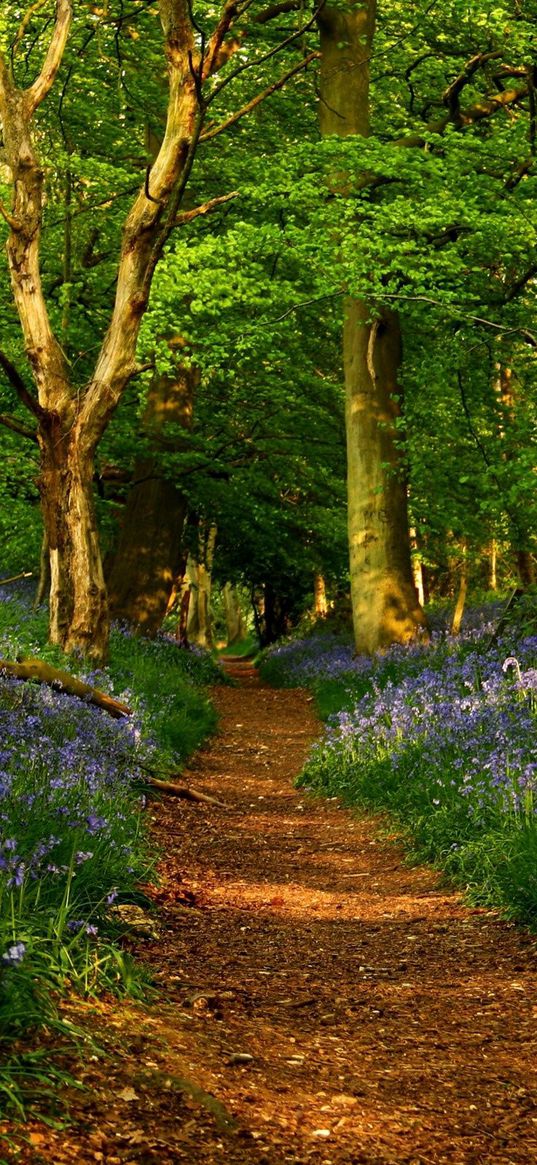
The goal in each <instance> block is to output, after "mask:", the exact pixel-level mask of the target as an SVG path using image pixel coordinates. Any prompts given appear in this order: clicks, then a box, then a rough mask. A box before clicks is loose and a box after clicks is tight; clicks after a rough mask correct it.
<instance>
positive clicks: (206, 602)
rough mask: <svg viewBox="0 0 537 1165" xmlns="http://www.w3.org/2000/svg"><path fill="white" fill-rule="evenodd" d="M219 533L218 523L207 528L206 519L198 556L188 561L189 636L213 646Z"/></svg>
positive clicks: (200, 536)
mask: <svg viewBox="0 0 537 1165" xmlns="http://www.w3.org/2000/svg"><path fill="white" fill-rule="evenodd" d="M216 535H217V529H216V526H214V525H213V526H210V527H209V529H208V530H206V529H205V526H204V524H203V523H202V524H201V525H200V532H199V556H198V559H197V560H196V559H194V558H192V557H191V558H189V560H188V564H187V576H188V578H189V579H190V583H191V586H190V600H189V610H188V626H187V636H188V641H189V642H190V643H197V645H198V647H208V648H211V647H212V646H213V627H212V615H211V585H212V577H211V572H212V567H213V559H214V547H215V543H216Z"/></svg>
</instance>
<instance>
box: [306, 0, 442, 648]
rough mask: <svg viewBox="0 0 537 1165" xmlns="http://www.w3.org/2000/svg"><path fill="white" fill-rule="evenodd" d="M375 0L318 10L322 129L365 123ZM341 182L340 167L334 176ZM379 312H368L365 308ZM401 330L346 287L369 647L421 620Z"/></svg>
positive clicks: (351, 505) (359, 564)
mask: <svg viewBox="0 0 537 1165" xmlns="http://www.w3.org/2000/svg"><path fill="white" fill-rule="evenodd" d="M375 16H376V11H375V0H370V3H369V4H368V5H367V6H366V7H363V8H362V7H360V8H357V7H356V6H354V5H352V4H351V3H349V2H348V0H346V3H345V4H344V5H343V6H342V7H340V8H339V7H338V8H336V7H332V6H331V5H328V6H327V7H325V8H323V10H322V12H321V14H320V16H319V18H318V23H319V30H320V37H321V54H322V55H321V87H320V107H319V108H320V114H319V117H320V128H321V133H322V134H323V135H325V136H326V135H332V134H333V135H336V136H338V137H347V136H349V135H354V134H358V135H361V136H367V135H368V133H369V66H368V61H369V58H370V56H371V52H372V48H373V35H374V29H375ZM335 182H336V185H337V187H338V188H339V189H340V190H343V191H344V189H345V185H346V180H345V176H344V175H343V176H342V175H339V176H337V177H336V179H335ZM372 314H373V315H376V318H374V319H373V320H371V315H372ZM400 361H401V337H400V329H399V323H398V319H397V317H396V316H395V314H394V313H392V312H388V311H383V312H381V313H379V312H376V313H372V312H371V310H370V309H369V307H368V306H367V305H366V304H365V303H363V302H361V301H359V300H356V299H353V298H351V297H347V299H346V301H345V303H344V329H343V365H344V374H345V392H346V432H347V474H348V477H347V490H348V523H349V550H350V575H351V598H352V608H353V622H354V632H355V642H356V649H357V651H359V652H364V653H366V654H370V653H371V652H374V651H377V650H382V649H383V648H386V647H389V646H390V644H392V643H406V642H409V641H410V640H412V639H414V638H415V637H416V636H417V635H419V634H423V633H424V631H425V630H426V620H425V616H424V614H423V611H422V609H421V607H420V604H419V602H418V598H417V595H416V590H415V587H414V581H413V577H412V565H411V555H410V540H409V530H408V507H407V495H406V485H405V481H404V476H403V469H402V460H401V454H400V451H399V447H398V446H399V444H400V441H401V431H400V429H399V428H397V429H396V420H397V417H398V404H397V403H396V400H395V396H397V397H400V387H399V383H398V372H399V366H400Z"/></svg>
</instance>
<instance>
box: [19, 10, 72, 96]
mask: <svg viewBox="0 0 537 1165" xmlns="http://www.w3.org/2000/svg"><path fill="white" fill-rule="evenodd" d="M72 18H73V9H72V4H71V0H56V19H55V22H54V31H53V33H52V39H51V41H50V44H49V47H48V52H47V55H46V57H45V60H44V62H43V68H42V69H41V72H40V74H39V76H38V77H37V79H36V80H35V81H34V83H33V85H31V86H30V88H29V89H27V90H26V100H27V103H28V111H29V114H30V116H31V115H32V113H34V112H35V110H36V109H37V107H38V105H41V102H42V101H44V99H45V97H46V96H47V93H49V92H50V90H51V88H52V86H53V84H54V81H55V80H56V76H57V74H58V70H59V68H60V65H61V63H62V60H63V54H64V52H65V46H66V44H67V37H68V36H69V29H70V27H71V20H72Z"/></svg>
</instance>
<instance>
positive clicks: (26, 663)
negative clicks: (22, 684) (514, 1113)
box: [0, 659, 131, 720]
mask: <svg viewBox="0 0 537 1165" xmlns="http://www.w3.org/2000/svg"><path fill="white" fill-rule="evenodd" d="M0 672H5V673H6V674H7V675H9V676H14V677H15V679H17V680H36V681H37V683H38V684H49V685H50V687H52V688H59V690H60V691H62V692H66V693H67V695H68V696H77V697H78V699H79V700H85V701H86V703H88V704H95V706H96V707H97V708H103V709H104V711H105V712H108V714H109V716H113V717H114V719H115V720H121V719H122V717H123V716H130V714H131V709H130V708H128V707H127V705H126V704H122V703H121V702H120V700H115V699H114V697H113V696H109V695H108V694H107V692H101V691H100V689H99V688H93V687H92V686H91V684H85V683H84V682H83V681H82V680H77V679H76V678H75V676H72V675H70V673H69V672H67V671H61V670H60V669H59V668H57V667H52V665H51V664H50V663H43V661H42V660H41V659H24V660H22V661H21V662H20V663H10V662H9V660H6V659H0Z"/></svg>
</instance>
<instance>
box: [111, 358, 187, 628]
mask: <svg viewBox="0 0 537 1165" xmlns="http://www.w3.org/2000/svg"><path fill="white" fill-rule="evenodd" d="M196 379H197V374H196V371H195V370H194V369H192V368H187V367H184V366H182V365H181V366H180V367H179V368H178V369H177V373H176V375H175V376H173V377H171V376H158V377H155V379H154V381H153V383H152V385H151V388H150V391H149V397H148V402H147V406H146V410H145V414H144V420H143V427H144V430H145V433H146V435H147V437H148V439H149V443H150V445H152V446H153V447H154V449H155V455H154V456H145V457H139V458H138V460H137V461H136V464H135V467H134V475H133V483H132V486H131V488H130V491H129V495H128V498H127V504H126V506H125V510H124V512H123V515H122V519H121V531H120V536H119V541H118V545H117V549H116V552H115V554H114V556H113V559H112V564H111V569H110V573H109V575H108V579H107V582H108V592H109V602H110V611H111V614H112V617H113V618H116V619H122V620H125V621H126V622H127V623H130V624H132V625H133V626H135V627H136V628H137V629H138V630H139V631H140V632H141V633H142V634H144V635H155V634H156V632H157V631H158V629H159V627H160V626H161V623H162V620H163V619H164V616H165V614H166V611H167V608H168V603H169V600H170V596H171V593H172V590H173V587H174V585H175V583H176V581H177V578H178V575H179V574H180V568H181V560H182V552H181V534H182V531H183V526H184V522H185V517H186V512H187V501H186V498H185V496H184V494H182V493H181V491H180V490H178V489H177V487H176V486H175V485H174V483H173V482H172V481H170V479H169V478H167V477H165V476H164V475H163V472H162V469H161V468H160V462H159V456H158V452H159V450H160V449H162V448H164V449H166V448H169V449H177V448H178V447H179V445H180V438H179V437H178V436H177V434H176V432H175V430H176V429H178V428H182V429H184V430H186V429H188V428H190V425H191V423H192V409H193V392H194V383H195V381H196ZM170 425H171V426H173V431H171V430H170V429H169V428H168V427H169V426H170Z"/></svg>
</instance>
